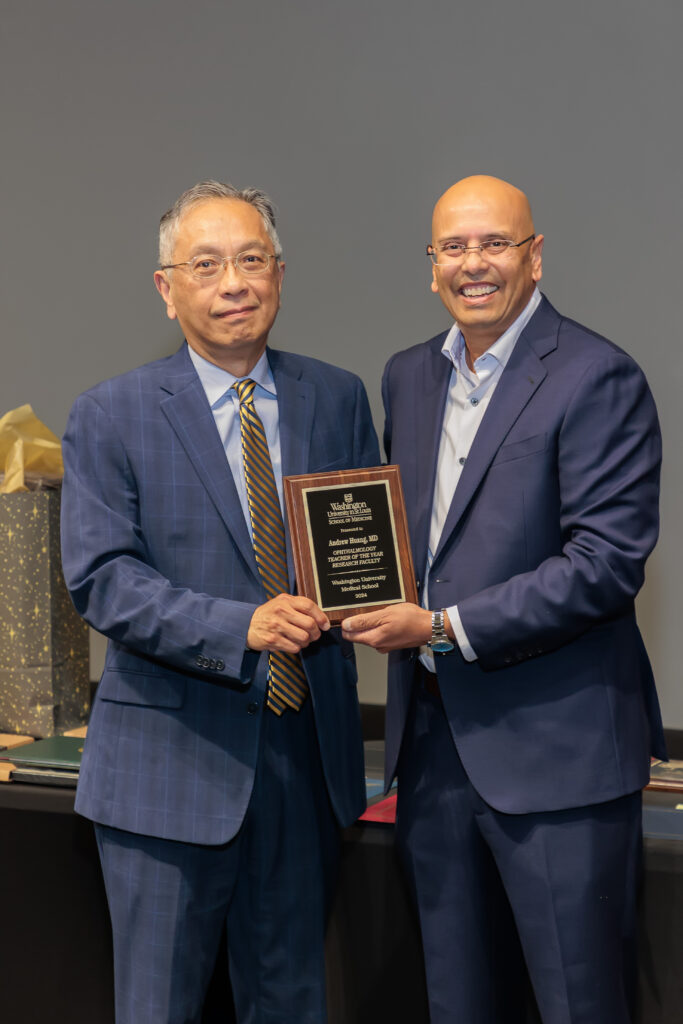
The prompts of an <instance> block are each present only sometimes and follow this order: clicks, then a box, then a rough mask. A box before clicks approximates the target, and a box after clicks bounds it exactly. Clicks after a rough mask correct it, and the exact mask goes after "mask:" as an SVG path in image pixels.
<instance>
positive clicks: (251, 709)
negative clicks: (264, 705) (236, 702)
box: [247, 700, 259, 715]
mask: <svg viewBox="0 0 683 1024" xmlns="http://www.w3.org/2000/svg"><path fill="white" fill-rule="evenodd" d="M258 709H259V702H258V701H257V700H252V701H251V703H250V704H247V714H248V715H255V714H256V712H257V711H258Z"/></svg>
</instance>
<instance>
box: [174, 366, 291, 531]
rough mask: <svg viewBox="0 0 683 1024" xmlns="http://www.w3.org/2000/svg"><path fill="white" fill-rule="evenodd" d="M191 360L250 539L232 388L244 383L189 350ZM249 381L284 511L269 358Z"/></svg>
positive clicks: (238, 403)
mask: <svg viewBox="0 0 683 1024" xmlns="http://www.w3.org/2000/svg"><path fill="white" fill-rule="evenodd" d="M188 349H189V353H190V359H191V360H192V362H193V364H194V368H195V370H196V371H197V374H198V376H199V379H200V381H201V382H202V387H203V388H204V391H205V392H206V397H207V398H208V400H209V405H210V406H211V412H212V413H213V418H214V420H215V421H216V426H217V428H218V433H219V435H220V439H221V441H222V442H223V448H224V449H225V454H226V456H227V458H228V463H229V465H230V470H231V472H232V475H233V479H234V481H235V487H236V488H237V493H238V495H239V499H240V504H241V505H242V511H243V513H244V519H245V521H246V524H247V528H248V530H249V536H250V537H252V540H253V536H252V530H251V516H250V515H249V503H248V501H247V485H246V482H245V479H244V465H243V462H242V443H241V435H240V413H239V406H240V400H239V398H238V397H237V392H236V391H235V390H234V388H233V384H234V383H235V381H237V380H244V378H243V377H235V376H233V374H231V373H228V371H227V370H223V369H221V367H220V366H216V364H215V363H210V362H209V361H208V360H207V359H204V358H203V356H200V355H199V353H198V352H195V350H194V349H193V348H190V347H189V346H188ZM247 376H248V377H249V379H250V380H253V381H256V387H255V388H254V405H255V407H256V412H257V413H258V415H259V417H260V419H261V422H262V423H263V429H264V430H265V432H266V440H267V442H268V450H269V452H270V461H271V462H272V463H273V473H274V474H275V483H276V486H277V490H278V494H279V496H280V509H281V510H282V508H283V500H282V460H281V457H280V417H279V414H278V406H277V392H276V390H275V381H274V380H273V374H272V371H271V369H270V364H269V363H268V357H267V355H266V353H265V352H264V353H263V355H262V356H261V358H260V359H259V361H258V362H257V364H256V366H255V367H254V368H253V370H252V371H251V373H249V374H247Z"/></svg>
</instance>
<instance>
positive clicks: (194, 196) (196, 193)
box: [159, 180, 282, 267]
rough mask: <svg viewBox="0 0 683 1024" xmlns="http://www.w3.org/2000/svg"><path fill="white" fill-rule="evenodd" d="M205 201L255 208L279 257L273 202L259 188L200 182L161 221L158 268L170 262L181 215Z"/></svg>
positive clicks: (177, 201)
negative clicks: (239, 203)
mask: <svg viewBox="0 0 683 1024" xmlns="http://www.w3.org/2000/svg"><path fill="white" fill-rule="evenodd" d="M206 199H241V200H242V202H243V203H249V204H250V205H251V206H255V207H256V209H257V210H258V212H259V213H260V214H261V220H262V221H263V226H264V227H265V229H266V231H267V233H268V237H269V238H270V240H271V242H272V243H273V252H274V253H275V256H276V257H277V259H280V257H281V256H282V246H281V245H280V239H279V238H278V234H277V228H276V227H275V206H274V204H273V201H272V199H271V198H270V197H269V196H268V195H266V193H265V192H262V191H261V189H259V188H235V186H234V185H228V184H225V183H223V182H221V181H212V180H209V181H200V182H198V183H197V184H196V185H193V186H192V188H188V189H187V191H185V192H183V194H182V195H181V196H179V197H178V198H177V199H176V201H175V203H174V204H173V206H172V207H171V209H170V210H167V211H166V213H165V214H164V215H163V217H162V218H161V221H160V224H159V266H160V267H163V266H166V265H168V264H169V263H170V262H171V261H172V260H173V250H174V248H175V241H176V235H177V233H178V225H179V224H180V221H181V219H182V217H183V214H184V213H185V212H186V211H187V210H188V209H189V207H190V206H194V205H195V203H201V202H204V201H205V200H206Z"/></svg>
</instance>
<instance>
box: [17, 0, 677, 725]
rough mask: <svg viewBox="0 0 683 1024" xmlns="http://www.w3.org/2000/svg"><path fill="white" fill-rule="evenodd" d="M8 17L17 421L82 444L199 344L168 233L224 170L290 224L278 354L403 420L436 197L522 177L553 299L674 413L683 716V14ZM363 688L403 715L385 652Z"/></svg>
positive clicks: (97, 8)
mask: <svg viewBox="0 0 683 1024" xmlns="http://www.w3.org/2000/svg"><path fill="white" fill-rule="evenodd" d="M2 24H3V29H2V42H1V44H0V45H1V50H0V85H1V88H2V96H3V98H4V99H3V108H2V112H3V123H2V135H1V142H2V151H3V156H2V161H1V162H0V181H1V182H2V194H3V200H4V202H3V216H2V228H3V231H2V247H1V253H2V255H1V257H0V258H1V259H2V274H1V280H2V291H3V297H2V304H1V313H0V316H1V318H2V320H1V327H2V348H3V355H2V373H1V376H0V412H5V411H7V410H8V409H10V408H14V407H15V406H17V405H20V404H22V403H24V402H31V403H32V404H33V406H34V409H35V411H36V413H37V414H38V415H39V416H40V417H41V418H42V419H43V420H44V421H45V422H46V423H47V424H48V425H49V426H50V427H51V428H52V429H53V430H54V431H55V432H56V433H58V434H60V433H61V432H62V430H63V427H64V424H65V421H66V416H67V413H68V409H69V407H70V405H71V403H72V401H73V399H74V397H75V396H76V395H77V394H78V393H79V392H80V391H82V390H83V389H84V388H86V387H88V386H89V385H91V384H93V383H94V382H95V381H98V380H100V379H102V378H104V377H107V376H111V375H113V374H116V373H119V372H122V371H124V370H126V369H128V368H130V367H132V366H134V365H138V364H140V363H142V362H145V361H147V360H149V359H153V358H156V357H158V356H160V355H164V354H166V353H168V352H170V351H172V350H174V349H175V347H176V346H177V344H178V341H179V336H178V333H177V327H176V325H175V324H171V323H170V322H169V321H168V320H166V319H165V316H164V313H163V308H162V304H161V301H160V299H159V297H158V295H157V294H156V292H155V290H154V286H153V283H152V271H153V269H154V266H155V248H156V230H157V225H158V219H159V216H160V215H161V213H163V211H164V210H165V209H166V208H167V207H168V206H169V205H170V204H171V202H172V201H173V200H174V199H175V197H176V196H177V195H178V194H179V193H180V192H181V191H182V190H183V189H184V188H186V187H188V186H189V185H191V184H193V183H194V182H195V181H197V180H199V179H201V178H205V177H218V178H221V179H223V180H230V181H233V182H234V183H235V184H238V185H244V184H256V185H260V186H262V187H264V188H266V189H267V190H268V191H270V192H271V194H272V195H273V196H274V198H275V200H276V202H277V204H278V207H279V227H280V231H281V236H282V239H283V242H284V246H285V255H286V259H287V274H286V282H285V292H284V308H283V310H282V312H281V314H280V318H279V319H278V322H277V324H276V328H275V330H274V332H273V335H272V337H271V341H272V343H273V344H274V345H276V346H278V347H281V348H287V349H291V350H294V351H299V352H303V353H309V354H315V355H318V356H321V357H322V358H326V359H329V360H330V361H334V362H336V363H338V364H340V365H342V366H346V367H349V368H352V369H355V370H356V371H358V372H360V373H361V375H362V376H363V378H364V380H365V381H366V384H367V387H368V391H369V394H370V397H371V401H372V403H373V410H374V412H375V415H376V421H377V426H378V429H381V405H380V398H379V380H380V374H381V370H382V367H383V365H384V362H385V361H386V359H387V357H388V356H389V355H390V354H391V353H392V352H393V351H395V350H397V349H399V348H404V347H406V346H408V345H410V344H413V343H414V342H415V341H419V340H423V339H426V338H427V337H429V336H430V335H431V334H433V333H435V332H436V331H438V330H441V329H443V328H444V327H445V326H446V325H447V322H448V321H447V316H446V313H445V310H443V308H442V307H441V305H440V302H439V300H438V298H437V297H435V296H433V295H432V294H431V293H430V291H429V272H428V266H427V260H426V258H425V256H424V255H423V252H424V243H425V242H426V241H428V239H429V222H430V215H431V208H432V205H433V203H434V201H435V199H436V198H437V197H438V196H439V195H440V194H441V192H442V191H443V190H444V189H445V188H447V187H448V186H449V185H450V184H451V183H452V182H453V181H455V180H456V179H458V178H460V177H462V176H464V175H466V174H470V173H476V172H486V173H493V174H497V175H500V176H502V177H505V178H507V179H509V180H511V181H513V182H515V183H516V184H518V185H520V186H521V187H522V188H524V189H525V191H527V193H528V194H529V196H530V197H531V200H532V204H533V208H534V213H535V221H536V228H537V230H538V231H542V232H543V233H544V234H545V235H546V247H545V277H544V281H543V287H544V290H545V291H546V292H547V294H548V295H549V297H550V298H551V300H552V301H553V303H554V304H555V305H556V306H557V307H558V308H559V309H560V310H561V311H562V312H565V313H567V314H569V315H571V316H573V317H574V318H576V319H578V320H581V321H583V322H584V323H587V324H588V325H589V326H591V327H593V328H594V329H596V330H598V331H601V332H602V333H604V334H606V335H607V336H609V337H610V338H612V339H613V340H615V341H617V342H618V343H619V344H620V345H622V346H623V347H624V348H625V349H627V350H628V351H629V352H631V353H632V354H633V355H634V356H635V357H636V358H637V359H638V361H639V362H640V363H641V365H642V366H643V367H644V369H645V371H646V373H647V375H648V377H649V380H650V383H651V386H652V389H653V391H654V394H655V398H656V400H657V403H658V406H659V410H660V415H661V419H662V426H663V430H664V436H665V466H664V476H663V490H662V538H661V541H660V544H659V547H658V549H657V551H656V552H655V554H654V556H653V557H652V559H651V560H650V562H649V565H648V579H647V584H646V587H645V590H644V592H643V594H642V595H641V598H640V601H639V612H640V618H641V623H642V626H643V630H644V633H645V637H646V641H647V644H648V647H649V650H650V652H651V655H652V659H653V662H654V666H655V671H656V675H657V679H658V685H659V690H660V694H661V698H662V704H663V709H664V717H665V722H666V724H667V725H669V726H671V727H678V728H681V727H683V692H682V688H681V686H680V685H679V671H680V670H679V644H678V640H679V634H680V631H681V623H680V608H681V605H682V604H683V586H682V583H681V580H682V579H683V572H682V570H683V555H682V553H681V545H680V543H679V523H680V521H681V512H682V510H683V492H682V480H681V460H680V455H679V446H680V436H681V404H682V403H681V397H680V396H681V384H682V383H683V381H682V378H683V356H682V355H681V347H680V343H679V337H678V336H679V333H680V319H681V315H680V308H679V304H680V298H681V284H680V267H681V262H682V258H681V254H680V252H679V250H680V247H681V239H682V237H683V235H682V223H681V200H680V177H681V158H682V155H683V154H682V145H681V131H680V125H681V101H682V99H683V88H682V72H681V59H680V43H681V34H682V30H683V5H681V3H680V0H650V3H648V4H647V5H645V4H644V3H643V2H642V0H639V2H634V0H592V2H587V0H574V2H573V3H566V2H562V3H560V2H556V0H488V2H487V3H486V4H479V5H472V4H469V3H468V4H465V3H461V2H459V0H449V2H445V0H422V2H420V3H417V2H411V0H365V2H359V0H344V2H343V3H341V2H339V3H329V2H326V0H319V2H316V3H314V2H311V0H290V2H289V3H287V2H282V0H279V2H278V0H252V2H250V3H249V2H242V3H239V4H238V3H231V2H225V0H223V2H220V0H194V2H192V3H189V2H187V0H165V2H163V3H161V2H145V0H135V2H133V0H117V2H116V3H103V2H98V0H62V2H60V3H54V2H53V0H21V2H17V0H5V2H4V4H3V19H2ZM605 415H609V410H607V409H606V410H605ZM101 653H102V650H101V644H99V643H97V642H96V643H95V645H94V659H93V664H94V668H95V670H96V669H97V665H98V664H99V661H100V660H101ZM361 671H362V683H361V693H362V696H363V697H364V699H366V700H370V701H376V702H381V701H382V700H383V699H384V694H385V682H384V667H383V659H382V658H381V656H378V655H371V654H364V655H363V656H362V659H361Z"/></svg>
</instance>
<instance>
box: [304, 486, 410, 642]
mask: <svg viewBox="0 0 683 1024" xmlns="http://www.w3.org/2000/svg"><path fill="white" fill-rule="evenodd" d="M284 489H285V503H286V506H287V518H288V520H289V528H290V534H291V537H292V546H293V551H294V562H295V568H296V577H297V586H298V591H299V593H300V594H304V595H305V596H306V597H310V598H311V600H313V601H315V602H316V604H318V605H319V606H320V607H321V608H322V609H323V611H325V612H326V613H327V615H328V617H329V619H330V621H331V622H341V621H342V619H344V618H346V617H347V616H349V615H353V614H355V613H356V612H358V611H362V610H364V609H365V610H367V609H377V608H384V607H386V606H387V605H390V604H397V603H399V602H401V601H416V600H417V591H416V588H415V574H414V572H413V565H412V557H411V554H410V544H409V541H408V528H407V523H406V515H405V505H404V502H403V490H402V488H401V478H400V471H399V468H398V466H378V467H375V468H372V469H358V470H343V471H341V472H338V473H311V474H307V475H304V476H289V477H285V479H284Z"/></svg>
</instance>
